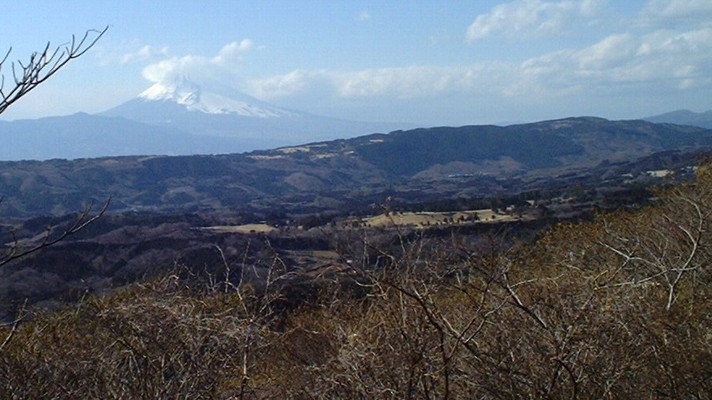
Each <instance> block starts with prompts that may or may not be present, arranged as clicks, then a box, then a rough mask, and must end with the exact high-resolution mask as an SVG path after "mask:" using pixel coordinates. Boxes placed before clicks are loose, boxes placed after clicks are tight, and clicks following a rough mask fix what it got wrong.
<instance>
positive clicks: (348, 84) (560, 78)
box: [249, 28, 712, 100]
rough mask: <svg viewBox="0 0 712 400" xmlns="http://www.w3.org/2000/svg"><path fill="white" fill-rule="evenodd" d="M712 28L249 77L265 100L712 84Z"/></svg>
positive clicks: (514, 94)
mask: <svg viewBox="0 0 712 400" xmlns="http://www.w3.org/2000/svg"><path fill="white" fill-rule="evenodd" d="M711 80H712V28H704V29H697V30H690V31H685V32H679V31H672V30H659V31H655V32H651V33H647V34H634V33H621V34H611V35H609V36H607V37H605V38H603V39H602V40H600V41H598V42H597V43H594V44H592V45H589V46H586V47H583V48H580V49H566V50H559V51H555V52H551V53H548V54H544V55H541V56H537V57H532V58H530V59H528V60H524V61H522V62H518V63H517V62H508V63H505V62H480V63H475V64H471V65H465V66H408V67H392V68H377V69H364V70H357V71H328V70H314V71H305V70H297V71H292V72H290V73H287V74H283V75H278V76H273V77H269V78H265V79H260V80H252V81H250V82H249V87H250V92H251V94H252V95H253V96H255V97H258V98H262V99H277V98H288V97H300V96H307V97H308V96H310V95H311V96H312V97H319V96H321V97H322V98H324V97H326V98H332V99H359V98H362V99H368V98H374V99H375V98H390V99H394V100H395V99H399V100H408V99H416V98H428V97H431V96H440V95H451V94H456V95H464V96H466V97H473V96H474V97H477V96H499V97H502V98H512V97H518V98H519V97H526V98H530V99H534V98H536V97H537V96H540V97H548V98H551V96H562V95H571V94H573V93H579V94H580V95H581V96H587V95H592V94H595V93H603V92H606V93H611V92H620V93H623V92H624V91H630V90H635V88H638V89H642V88H647V89H650V90H654V89H656V88H662V87H667V88H675V89H692V88H699V87H700V86H701V85H702V86H704V85H712V82H710V81H711Z"/></svg>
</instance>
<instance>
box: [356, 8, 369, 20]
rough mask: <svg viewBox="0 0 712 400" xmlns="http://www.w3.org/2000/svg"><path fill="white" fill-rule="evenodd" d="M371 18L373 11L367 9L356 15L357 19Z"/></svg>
mask: <svg viewBox="0 0 712 400" xmlns="http://www.w3.org/2000/svg"><path fill="white" fill-rule="evenodd" d="M369 19H371V13H370V12H368V11H365V10H364V11H361V12H360V13H359V14H358V17H356V20H358V21H368V20H369Z"/></svg>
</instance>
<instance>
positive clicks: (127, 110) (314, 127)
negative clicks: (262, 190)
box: [0, 78, 413, 160]
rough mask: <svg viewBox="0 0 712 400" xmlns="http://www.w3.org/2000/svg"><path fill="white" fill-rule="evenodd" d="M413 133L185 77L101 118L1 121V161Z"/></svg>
mask: <svg viewBox="0 0 712 400" xmlns="http://www.w3.org/2000/svg"><path fill="white" fill-rule="evenodd" d="M410 127H413V126H412V125H408V124H397V123H378V122H358V121H347V120H340V119H335V118H327V117H320V116H316V115H311V114H307V113H302V112H298V111H291V110H285V109H282V108H279V107H276V106H273V105H270V104H267V103H264V102H261V101H259V100H257V99H254V98H252V97H249V96H247V95H244V94H242V93H238V92H230V93H223V94H219V93H216V92H210V91H204V90H203V89H202V88H201V87H200V86H198V85H197V84H195V83H193V82H191V81H189V80H187V79H185V78H181V79H178V80H176V81H175V82H174V83H173V84H171V85H161V84H156V85H154V86H152V87H150V88H149V89H147V90H146V91H144V92H143V93H141V94H140V95H139V96H138V97H136V98H135V99H133V100H130V101H128V102H126V103H123V104H121V105H119V106H117V107H114V108H112V109H110V110H108V111H105V112H102V113H99V114H96V115H89V114H85V113H78V114H74V115H68V116H60V117H50V118H41V119H36V120H18V121H11V122H9V121H0V140H1V141H2V142H3V143H4V144H6V145H4V146H2V147H0V160H24V159H34V160H47V159H53V158H64V159H76V158H91V157H105V156H119V155H191V154H227V153H240V152H245V151H252V150H257V149H270V148H275V147H280V146H289V145H296V144H300V143H306V142H313V141H322V140H331V139H338V138H346V137H353V136H357V135H364V134H368V133H374V132H389V131H391V130H394V129H403V128H410Z"/></svg>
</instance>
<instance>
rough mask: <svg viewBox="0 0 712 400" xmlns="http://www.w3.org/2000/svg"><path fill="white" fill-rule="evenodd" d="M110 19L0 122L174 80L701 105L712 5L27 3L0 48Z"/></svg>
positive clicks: (514, 108) (501, 104) (440, 108)
mask: <svg viewBox="0 0 712 400" xmlns="http://www.w3.org/2000/svg"><path fill="white" fill-rule="evenodd" d="M106 25H109V27H110V28H109V31H108V32H107V34H106V35H105V37H103V38H102V39H101V41H100V42H99V43H98V44H97V46H96V47H95V48H94V49H93V50H92V51H91V52H90V53H87V54H86V55H85V56H84V57H82V58H80V59H78V60H75V61H74V62H73V63H71V64H69V65H68V66H67V67H66V68H65V69H64V70H63V71H60V73H59V74H58V75H56V76H55V77H53V78H52V79H51V80H50V81H48V82H47V83H45V84H44V85H43V86H41V87H39V88H38V89H37V90H36V91H34V92H32V93H30V94H29V95H27V96H26V97H25V98H23V99H22V100H21V101H20V102H18V103H16V104H15V105H14V106H13V107H11V108H10V109H8V111H7V112H6V113H5V114H3V115H2V116H0V118H1V119H10V120H12V119H21V118H37V117H42V116H49V115H65V114H71V113H75V112H80V111H83V112H89V113H94V112H101V111H104V110H106V109H109V108H111V107H113V106H116V105H118V104H120V103H122V102H124V101H127V100H130V99H132V98H133V97H135V96H137V95H138V94H139V93H141V92H142V91H143V90H145V89H147V88H148V87H150V86H151V85H152V84H154V83H161V82H169V81H171V80H173V79H176V78H177V77H180V76H187V77H188V78H189V79H191V80H193V81H196V82H197V83H199V84H200V85H202V86H204V87H208V88H231V89H234V90H238V91H241V92H244V93H247V94H249V95H252V96H254V97H257V98H259V99H261V100H264V101H267V102H269V103H272V104H275V105H278V106H282V107H287V108H291V109H297V110H301V111H307V112H311V113H314V114H320V115H325V116H332V117H339V118H347V119H354V120H371V121H404V122H413V123H419V124H423V125H464V124H481V123H500V122H513V121H535V120H544V119H551V118H559V117H567V116H579V115H597V116H602V117H606V118H611V119H626V118H638V117H643V116H649V115H653V114H658V113H662V112H666V111H672V110H676V109H682V108H687V109H691V110H693V111H704V110H708V109H712V1H709V0H625V1H623V0H620V1H613V0H610V1H606V0H518V1H476V0H472V1H452V0H451V1H435V0H431V1H388V2H385V1H333V0H332V1H317V0H313V1H277V0H273V1H267V0H264V1H247V0H244V1H204V2H196V1H186V0H174V1H133V0H128V1H121V2H116V1H98V0H94V1H79V0H77V1H56V0H52V1H50V0H46V1H38V0H34V1H33V0H28V1H24V2H17V1H16V2H6V3H4V4H3V6H2V13H1V14H0V37H1V38H2V40H0V48H4V49H7V48H9V47H10V46H12V48H13V51H12V53H11V57H10V59H11V60H18V59H19V60H25V59H27V57H28V56H29V54H30V53H32V52H33V51H35V50H39V49H40V48H42V47H43V46H44V45H45V44H46V42H47V41H51V42H52V44H55V45H59V44H62V43H64V42H66V41H68V40H69V39H71V36H72V34H76V35H82V34H83V33H84V31H85V30H87V29H90V28H103V27H104V26H106ZM8 72H9V70H8V66H7V65H6V66H5V68H4V69H3V73H4V74H6V75H7V73H8Z"/></svg>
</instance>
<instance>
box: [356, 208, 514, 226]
mask: <svg viewBox="0 0 712 400" xmlns="http://www.w3.org/2000/svg"><path fill="white" fill-rule="evenodd" d="M474 216H476V218H473V217H474ZM515 219H516V218H515V217H513V216H511V215H506V214H499V213H495V212H492V210H488V209H483V210H468V211H455V212H429V211H424V212H404V213H390V214H389V215H385V214H379V215H376V216H373V217H370V218H365V219H361V220H360V222H361V223H362V224H365V225H370V226H389V225H390V226H393V225H398V226H407V225H410V226H417V227H421V228H422V227H426V226H434V225H456V224H463V223H473V222H480V223H484V222H504V221H514V220H515ZM351 222H353V221H351Z"/></svg>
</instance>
